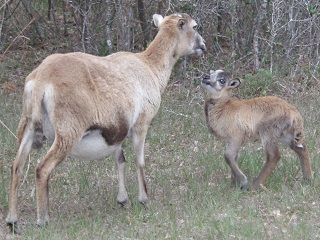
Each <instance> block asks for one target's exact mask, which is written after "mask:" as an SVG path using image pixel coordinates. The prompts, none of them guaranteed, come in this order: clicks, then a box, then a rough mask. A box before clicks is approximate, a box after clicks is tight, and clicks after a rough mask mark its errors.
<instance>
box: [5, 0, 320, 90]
mask: <svg viewBox="0 0 320 240" xmlns="http://www.w3.org/2000/svg"><path fill="white" fill-rule="evenodd" d="M175 12H186V13H189V14H190V15H191V16H192V17H193V18H194V19H195V20H196V21H197V22H198V24H199V29H198V30H199V32H200V34H202V36H203V37H204V39H205V40H206V44H207V47H208V54H207V55H206V57H205V61H201V65H199V66H197V67H198V68H199V69H200V72H201V71H207V70H208V69H210V68H212V67H214V68H217V67H223V68H225V69H227V70H231V71H232V72H233V73H236V72H239V71H240V72H239V73H241V72H242V73H251V72H252V73H254V72H256V71H257V70H258V69H265V70H267V71H270V72H271V73H272V74H276V75H280V76H282V77H290V78H297V80H299V81H302V83H304V84H306V86H307V85H312V83H313V82H314V81H315V80H318V79H319V74H320V29H319V28H320V1H319V0H289V1H283V0H230V1H224V0H181V1H179V0H150V1H146V0H103V1H102V0H72V1H70V0H56V1H54V0H46V1H42V0H2V4H1V5H0V53H1V54H2V59H5V57H6V55H7V54H8V53H9V52H12V51H20V50H23V51H29V52H32V51H34V52H36V51H45V54H46V55H48V54H50V53H53V52H69V51H82V52H87V53H91V54H96V55H108V54H110V53H113V52H117V51H122V50H125V51H133V52H137V51H142V50H143V49H145V48H146V47H147V45H148V44H149V43H150V41H151V40H152V39H153V38H154V36H155V34H156V31H157V30H156V29H155V27H154V26H153V24H152V15H153V14H154V13H159V14H162V15H168V14H171V13H175ZM187 63H188V61H182V64H181V68H182V70H183V71H182V73H183V74H186V72H185V70H186V69H185V68H186V65H187ZM33 67H34V66H32V68H33ZM189 70H194V69H192V68H189ZM6 80H8V81H9V79H2V80H1V81H6Z"/></svg>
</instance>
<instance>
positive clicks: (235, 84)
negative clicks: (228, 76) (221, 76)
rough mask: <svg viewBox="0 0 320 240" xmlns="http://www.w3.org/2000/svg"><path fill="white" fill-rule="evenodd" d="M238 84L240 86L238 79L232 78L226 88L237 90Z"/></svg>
mask: <svg viewBox="0 0 320 240" xmlns="http://www.w3.org/2000/svg"><path fill="white" fill-rule="evenodd" d="M240 84H241V81H240V79H239V78H234V79H232V80H231V81H230V82H229V84H228V86H229V88H237V87H239V86H240Z"/></svg>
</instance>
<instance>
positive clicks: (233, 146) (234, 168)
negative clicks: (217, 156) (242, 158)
mask: <svg viewBox="0 0 320 240" xmlns="http://www.w3.org/2000/svg"><path fill="white" fill-rule="evenodd" d="M241 146H242V142H239V143H236V142H234V143H229V144H228V146H227V149H226V151H225V154H224V157H225V160H226V162H227V163H228V165H229V167H230V168H231V181H234V178H235V179H236V180H237V181H238V182H239V184H240V188H241V189H246V188H247V185H248V180H247V177H246V176H245V175H244V174H243V172H242V171H241V170H240V168H239V167H238V164H237V158H238V152H239V150H240V148H241Z"/></svg>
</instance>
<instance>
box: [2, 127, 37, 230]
mask: <svg viewBox="0 0 320 240" xmlns="http://www.w3.org/2000/svg"><path fill="white" fill-rule="evenodd" d="M33 136H34V128H33V126H32V125H31V123H29V124H27V126H26V128H25V130H24V134H23V137H22V141H21V144H20V146H19V150H18V153H17V155H16V158H15V160H14V161H13V163H12V168H11V183H10V194H9V212H8V215H7V218H6V222H7V224H8V225H9V226H10V227H11V228H12V231H15V230H14V227H15V224H16V222H17V221H18V214H17V208H18V185H19V180H20V177H21V175H22V170H23V167H24V165H25V162H26V160H27V158H28V155H29V153H30V151H31V148H32V142H33Z"/></svg>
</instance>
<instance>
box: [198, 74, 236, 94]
mask: <svg viewBox="0 0 320 240" xmlns="http://www.w3.org/2000/svg"><path fill="white" fill-rule="evenodd" d="M240 84H241V81H240V79H238V78H234V79H230V77H229V75H228V74H227V73H226V72H225V71H223V70H216V71H214V70H210V75H207V74H205V75H204V76H203V78H202V81H201V86H202V87H203V88H204V89H206V90H207V91H208V93H209V94H211V95H212V97H214V98H221V97H224V96H229V95H230V92H231V91H230V90H232V89H234V88H237V87H238V86H239V85H240Z"/></svg>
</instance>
